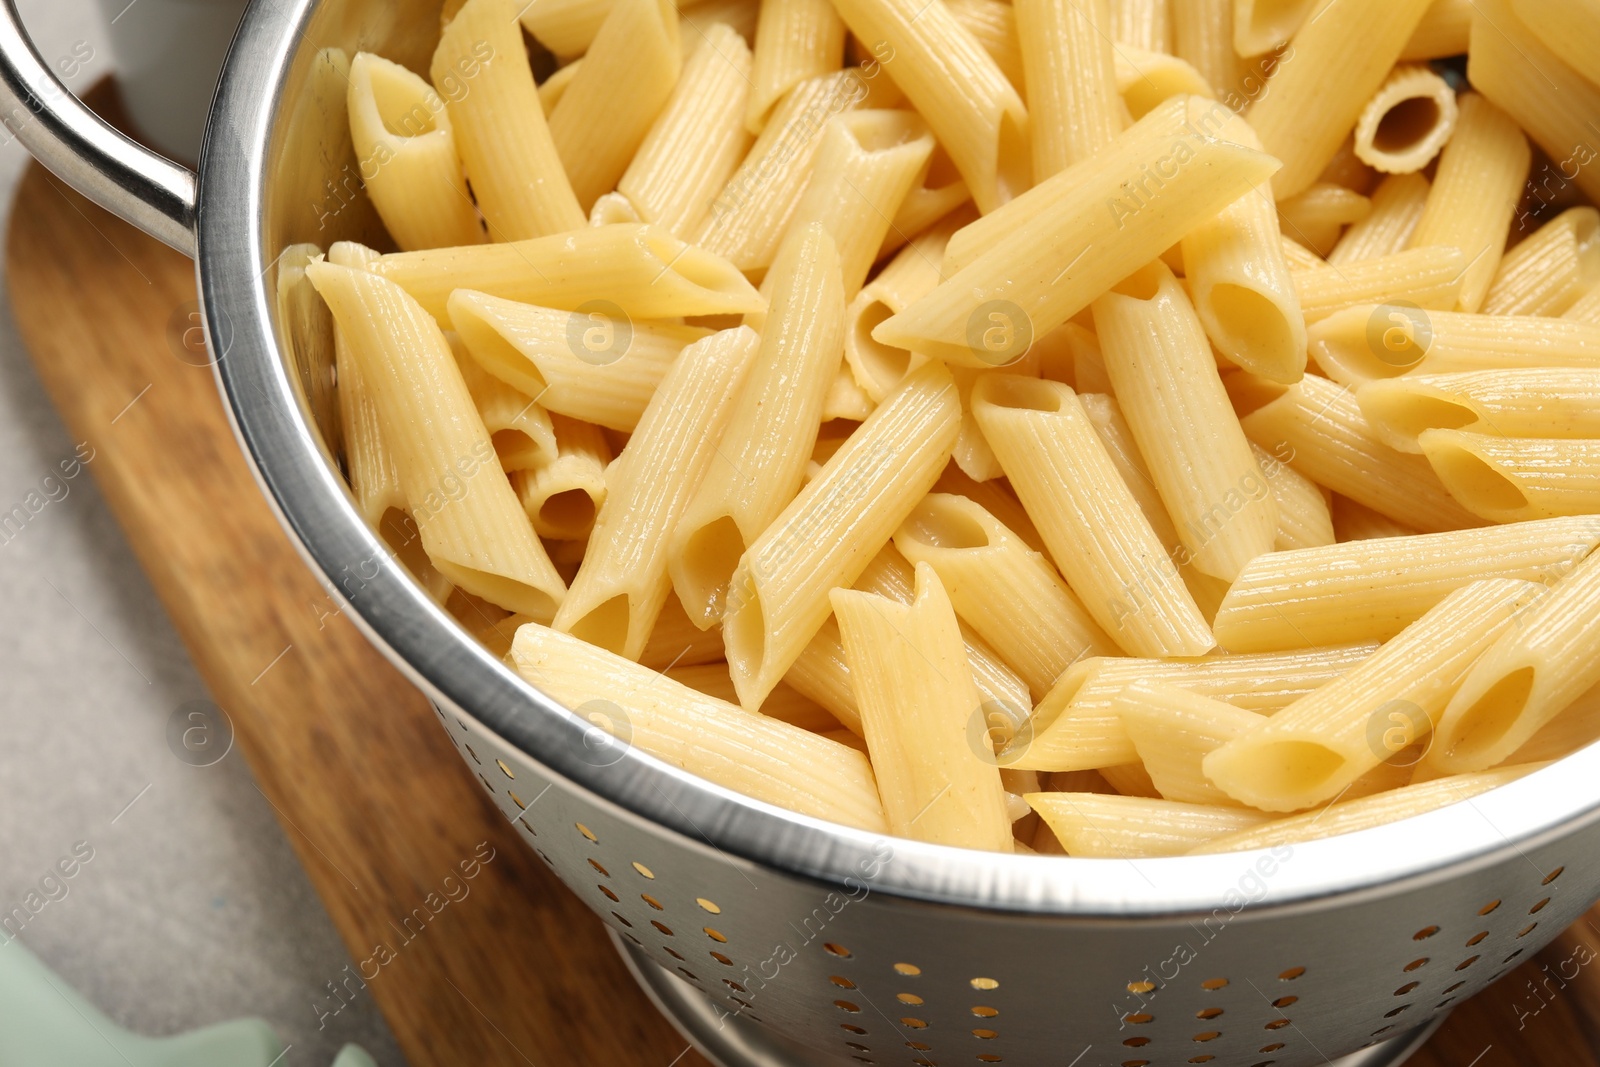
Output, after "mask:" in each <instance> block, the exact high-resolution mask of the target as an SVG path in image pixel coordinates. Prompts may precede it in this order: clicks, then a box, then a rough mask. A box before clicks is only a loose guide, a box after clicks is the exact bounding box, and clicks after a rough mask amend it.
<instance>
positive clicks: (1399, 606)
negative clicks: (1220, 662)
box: [1216, 502, 1600, 652]
mask: <svg viewBox="0 0 1600 1067" xmlns="http://www.w3.org/2000/svg"><path fill="white" fill-rule="evenodd" d="M1336 503H1337V502H1336ZM1338 510H1339V509H1338V508H1337V507H1336V508H1335V514H1336V515H1337V514H1338ZM1597 544H1600V516H1584V517H1581V518H1564V519H1545V520H1540V521H1535V522H1520V523H1513V524H1510V525H1506V526H1487V527H1483V528H1481V529H1475V530H1458V531H1453V532H1450V533H1437V534H1425V535H1421V536H1417V535H1415V534H1410V535H1403V536H1402V535H1394V536H1384V537H1378V538H1375V539H1364V540H1354V541H1349V542H1347V543H1343V544H1337V545H1329V546H1326V547H1320V548H1308V549H1301V550H1298V551H1288V552H1274V553H1271V554H1269V555H1265V556H1260V557H1258V558H1257V559H1255V560H1253V561H1252V562H1251V563H1250V565H1249V566H1248V567H1246V568H1245V569H1244V571H1243V572H1242V573H1241V574H1240V576H1239V580H1238V581H1237V582H1235V583H1234V584H1233V588H1232V589H1230V590H1229V592H1228V596H1227V598H1226V599H1225V600H1223V602H1222V610H1221V611H1219V612H1217V620H1216V633H1217V640H1218V641H1220V642H1221V643H1222V645H1223V647H1224V648H1226V649H1228V650H1229V651H1231V652H1266V651H1274V650H1281V649H1292V648H1315V647H1319V646H1322V645H1334V644H1348V643H1351V642H1355V641H1387V640H1388V639H1389V638H1391V637H1393V636H1395V635H1396V634H1398V633H1399V632H1400V631H1402V630H1404V629H1405V628H1406V627H1407V626H1409V625H1411V624H1412V623H1414V622H1416V621H1417V620H1418V619H1420V618H1422V616H1423V615H1424V614H1425V613H1426V612H1427V611H1429V610H1430V609H1431V608H1433V607H1434V606H1435V605H1437V604H1438V603H1439V602H1440V601H1441V600H1443V599H1444V598H1445V597H1446V596H1448V595H1449V594H1450V593H1452V592H1454V591H1455V590H1457V589H1460V588H1461V587H1462V586H1464V585H1467V584H1468V583H1470V582H1476V581H1485V580H1488V579H1491V578H1500V579H1515V580H1518V581H1528V582H1545V583H1548V582H1554V581H1556V580H1557V579H1559V578H1560V577H1561V576H1562V575H1564V574H1566V573H1568V572H1569V571H1570V570H1571V569H1572V567H1573V565H1574V564H1575V563H1576V562H1577V561H1578V560H1580V559H1582V558H1584V556H1586V555H1587V554H1588V553H1589V552H1590V551H1591V550H1592V549H1593V548H1594V547H1595V546H1596V545H1597Z"/></svg>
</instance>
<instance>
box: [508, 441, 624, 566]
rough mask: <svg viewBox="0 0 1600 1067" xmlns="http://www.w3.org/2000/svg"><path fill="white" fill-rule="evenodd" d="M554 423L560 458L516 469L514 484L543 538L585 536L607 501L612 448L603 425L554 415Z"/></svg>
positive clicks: (556, 457)
mask: <svg viewBox="0 0 1600 1067" xmlns="http://www.w3.org/2000/svg"><path fill="white" fill-rule="evenodd" d="M551 421H552V422H553V423H554V425H555V438H556V455H555V457H554V458H552V459H551V460H550V461H549V462H547V463H541V464H538V465H536V466H534V467H532V468H531V469H529V470H524V471H517V472H516V473H514V474H513V475H512V476H511V487H512V488H513V489H515V490H516V491H517V499H518V500H521V501H522V509H523V510H524V511H526V512H527V513H528V520H529V521H530V522H532V523H533V529H534V532H535V533H537V534H538V535H539V536H540V537H549V538H553V539H555V540H558V541H577V540H583V539H584V538H587V537H588V536H589V531H590V530H592V529H593V528H594V519H595V515H597V514H598V513H599V511H600V508H601V506H602V505H603V504H605V502H606V465H607V464H608V463H610V462H611V446H610V445H608V444H607V443H606V437H605V434H603V433H601V432H600V428H599V427H598V426H592V425H590V424H589V423H586V422H579V421H577V420H576V419H569V418H567V417H566V416H564V415H555V416H552V418H551Z"/></svg>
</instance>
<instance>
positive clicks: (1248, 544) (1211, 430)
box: [1094, 261, 1278, 581]
mask: <svg viewBox="0 0 1600 1067" xmlns="http://www.w3.org/2000/svg"><path fill="white" fill-rule="evenodd" d="M1094 321H1095V329H1096V330H1097V332H1098V334H1099V337H1100V346H1101V353H1102V355H1103V356H1104V358H1105V364H1106V371H1107V372H1108V373H1109V374H1110V376H1111V384H1112V387H1113V389H1114V390H1115V391H1116V395H1117V399H1118V401H1119V403H1120V405H1121V408H1122V412H1123V414H1124V415H1125V416H1126V417H1127V420H1128V425H1129V427H1130V428H1131V429H1132V430H1133V435H1134V438H1135V440H1137V441H1138V443H1139V452H1140V453H1141V454H1142V455H1143V456H1144V458H1145V461H1146V462H1147V463H1148V464H1149V466H1150V473H1151V477H1152V478H1153V479H1154V480H1155V483H1156V489H1157V490H1158V491H1159V492H1160V494H1161V500H1162V503H1163V504H1164V505H1165V506H1166V510H1167V514H1168V515H1170V516H1171V518H1172V521H1173V523H1174V525H1175V526H1176V527H1177V532H1178V537H1179V538H1180V539H1181V540H1182V541H1183V544H1184V547H1185V548H1186V549H1188V558H1189V559H1190V560H1192V561H1193V563H1194V565H1195V567H1196V568H1198V569H1199V570H1200V571H1202V572H1203V573H1205V574H1209V575H1211V576H1213V577H1216V578H1224V579H1227V580H1229V581H1232V580H1233V578H1234V577H1235V576H1236V575H1237V574H1238V573H1239V569H1240V568H1241V567H1243V566H1244V565H1245V564H1246V563H1247V562H1249V561H1250V560H1251V559H1252V558H1254V557H1255V556H1258V555H1260V554H1261V553H1263V552H1270V551H1271V550H1272V543H1273V540H1274V538H1275V537H1276V534H1277V526H1278V514H1277V512H1278V508H1277V502H1276V501H1275V500H1274V499H1273V497H1272V493H1271V492H1270V490H1269V489H1268V487H1267V486H1266V484H1265V483H1264V481H1263V479H1262V476H1261V470H1260V468H1259V467H1258V466H1257V464H1256V459H1255V455H1254V454H1253V453H1252V452H1251V450H1250V442H1249V441H1248V440H1246V438H1245V435H1244V431H1243V430H1241V429H1240V428H1239V421H1238V419H1237V418H1236V417H1235V416H1234V414H1233V407H1232V405H1231V404H1230V403H1229V402H1228V394H1227V391H1226V390H1224V389H1223V387H1222V380H1221V379H1220V378H1219V377H1218V376H1217V367H1216V363H1215V362H1214V361H1213V359H1212V356H1211V349H1210V345H1209V344H1208V342H1207V340H1206V335H1205V331H1204V330H1203V329H1202V328H1201V325H1200V319H1199V316H1197V315H1196V314H1195V311H1194V308H1193V307H1192V306H1191V305H1190V304H1189V300H1188V298H1187V297H1186V296H1185V295H1184V293H1183V288H1182V286H1180V285H1179V283H1178V280H1177V279H1176V278H1174V277H1173V275H1172V272H1171V271H1170V270H1168V269H1167V267H1166V265H1165V264H1163V263H1160V262H1159V261H1158V262H1156V263H1154V264H1152V265H1150V266H1148V267H1146V268H1144V269H1143V270H1141V271H1139V272H1137V273H1135V274H1133V275H1131V276H1130V277H1129V278H1127V279H1125V280H1124V281H1123V282H1122V283H1121V284H1120V285H1118V286H1117V287H1116V288H1114V289H1112V290H1111V291H1110V292H1108V293H1106V294H1105V295H1104V296H1102V297H1100V298H1099V299H1098V300H1096V301H1095V303H1094Z"/></svg>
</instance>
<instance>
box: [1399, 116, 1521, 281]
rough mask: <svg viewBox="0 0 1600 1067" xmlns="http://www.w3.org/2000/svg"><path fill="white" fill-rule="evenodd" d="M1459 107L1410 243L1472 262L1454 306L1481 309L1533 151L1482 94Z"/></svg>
mask: <svg viewBox="0 0 1600 1067" xmlns="http://www.w3.org/2000/svg"><path fill="white" fill-rule="evenodd" d="M1460 109H1461V114H1460V118H1459V120H1458V123H1457V126H1456V132H1455V135H1454V136H1452V137H1451V138H1450V143H1449V144H1448V145H1446V146H1445V149H1444V152H1443V154H1441V155H1440V157H1439V169H1438V171H1437V172H1436V173H1435V174H1434V178H1433V188H1432V189H1431V190H1430V191H1429V193H1428V205H1427V207H1426V208H1424V209H1423V212H1422V219H1421V220H1420V221H1419V222H1418V223H1417V228H1416V230H1414V231H1413V232H1412V234H1411V247H1412V248H1423V247H1425V246H1427V245H1450V246H1453V247H1455V248H1457V249H1459V250H1460V251H1461V253H1462V255H1464V256H1466V257H1467V265H1466V273H1465V274H1464V275H1463V277H1462V281H1461V295H1460V296H1459V297H1457V299H1456V308H1457V309H1459V310H1461V311H1477V310H1478V309H1479V308H1481V307H1482V306H1483V300H1484V297H1485V296H1486V295H1487V294H1488V292H1489V285H1490V283H1491V282H1493V281H1494V275H1495V271H1496V270H1498V269H1499V266H1500V256H1501V254H1502V253H1503V252H1504V251H1505V245H1506V235H1507V234H1508V233H1509V232H1510V230H1511V219H1512V216H1513V215H1514V214H1515V213H1516V210H1517V202H1518V199H1519V198H1520V197H1521V196H1522V186H1523V183H1524V182H1525V181H1526V180H1527V177H1528V164H1529V162H1530V160H1531V158H1532V156H1531V152H1530V150H1529V148H1528V139H1527V138H1526V137H1524V136H1523V135H1522V131H1521V130H1520V129H1518V128H1517V124H1516V123H1515V122H1514V121H1512V120H1511V118H1510V117H1508V116H1507V115H1506V113H1505V112H1503V111H1501V110H1500V109H1499V108H1497V107H1495V106H1494V105H1493V104H1491V103H1490V102H1489V101H1488V100H1487V99H1486V98H1484V97H1483V96H1482V95H1480V94H1478V93H1468V94H1467V95H1466V96H1464V97H1462V98H1461V105H1460Z"/></svg>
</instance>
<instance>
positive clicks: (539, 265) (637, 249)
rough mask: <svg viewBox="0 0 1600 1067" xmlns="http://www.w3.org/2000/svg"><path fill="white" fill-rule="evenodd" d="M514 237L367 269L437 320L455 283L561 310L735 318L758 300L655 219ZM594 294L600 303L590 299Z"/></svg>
mask: <svg viewBox="0 0 1600 1067" xmlns="http://www.w3.org/2000/svg"><path fill="white" fill-rule="evenodd" d="M578 227H579V228H578V229H576V230H574V231H573V232H572V233H563V234H556V235H554V236H551V237H542V238H539V239H537V240H532V241H517V242H515V243H513V244H494V245H469V246H466V247H464V248H429V249H425V250H422V251H417V252H392V253H390V254H388V255H385V256H380V257H378V260H377V262H376V263H374V264H373V265H372V268H371V269H372V271H373V272H374V273H376V274H380V275H382V276H383V277H385V278H388V279H389V280H390V281H392V282H394V283H396V284H397V285H399V286H400V288H402V289H404V290H405V291H406V292H407V293H409V294H411V297H412V298H413V299H414V300H416V301H417V303H419V304H421V305H422V306H423V307H424V308H425V309H427V311H428V313H429V314H430V315H432V316H433V317H434V318H436V319H438V320H439V321H440V322H441V323H445V322H448V321H449V317H448V312H447V311H446V309H445V305H446V303H447V301H448V300H449V299H450V294H451V293H453V292H455V291H456V290H457V289H476V290H479V291H480V292H484V293H487V294H489V295H490V296H498V297H503V298H505V299H507V300H517V301H521V302H523V303H526V304H538V305H540V306H541V307H548V308H559V309H561V310H563V311H575V310H578V309H584V310H585V311H587V310H589V309H590V308H592V307H593V305H595V304H596V303H601V302H604V303H607V304H610V305H612V306H614V307H615V309H616V310H615V311H612V312H611V314H612V315H616V314H617V313H619V312H620V313H621V314H622V315H627V316H629V317H631V318H636V319H660V318H672V317H675V316H678V315H743V314H747V313H749V312H753V311H761V310H762V309H763V308H765V307H766V302H765V301H764V300H762V299H761V294H760V293H758V292H756V290H755V288H754V287H753V286H752V285H751V284H750V283H749V282H748V281H746V280H745V278H744V275H742V274H740V273H739V271H738V269H737V268H735V267H734V266H733V264H731V263H729V262H728V261H727V260H725V259H722V258H721V257H719V256H716V255H713V254H711V253H710V252H706V251H704V250H703V249H700V248H696V247H695V246H693V245H688V244H685V243H684V242H682V241H680V240H678V239H677V238H676V237H673V236H672V235H671V234H669V233H667V232H666V231H665V230H661V229H657V228H656V227H654V226H629V225H620V226H584V225H583V223H582V221H580V222H579V223H578ZM596 294H600V300H598V301H597V300H596Z"/></svg>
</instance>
